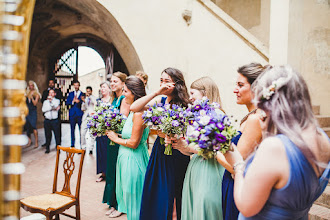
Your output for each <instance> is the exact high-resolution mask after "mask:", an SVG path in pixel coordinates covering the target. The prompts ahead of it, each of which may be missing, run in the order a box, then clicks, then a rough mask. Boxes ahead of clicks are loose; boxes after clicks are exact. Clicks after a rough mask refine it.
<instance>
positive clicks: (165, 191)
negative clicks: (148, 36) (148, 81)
mask: <svg viewBox="0 0 330 220" xmlns="http://www.w3.org/2000/svg"><path fill="white" fill-rule="evenodd" d="M159 95H164V96H165V97H159ZM156 102H157V103H170V104H178V105H182V106H187V105H188V103H189V97H188V92H187V87H186V84H185V81H184V78H183V74H182V73H181V71H180V70H178V69H175V68H167V69H165V70H164V71H163V72H162V75H161V77H160V88H159V89H158V91H156V92H153V93H151V94H149V95H147V96H145V97H142V98H140V99H138V100H136V101H135V102H134V103H133V104H132V105H131V110H132V111H133V112H139V111H142V110H144V109H147V105H153V104H154V103H156ZM160 137H165V135H164V134H162V133H160V132H159V134H158V137H157V139H156V141H155V143H154V146H153V149H152V153H151V156H150V160H149V164H148V167H147V172H146V176H145V181H144V187H143V194H142V202H141V213H140V220H150V219H157V220H168V219H172V218H173V219H176V218H178V219H180V217H181V196H182V186H183V180H184V176H185V173H186V169H187V166H188V163H189V159H190V158H189V156H186V155H183V154H182V153H181V152H179V151H178V150H175V149H174V150H173V155H165V154H164V150H165V146H164V145H162V144H160Z"/></svg>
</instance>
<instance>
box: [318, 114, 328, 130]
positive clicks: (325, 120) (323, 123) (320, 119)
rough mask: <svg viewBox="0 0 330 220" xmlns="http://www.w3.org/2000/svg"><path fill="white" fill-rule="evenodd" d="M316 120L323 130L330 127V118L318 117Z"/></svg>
mask: <svg viewBox="0 0 330 220" xmlns="http://www.w3.org/2000/svg"><path fill="white" fill-rule="evenodd" d="M316 118H317V120H318V122H319V125H320V127H321V128H326V127H330V116H323V115H317V116H316Z"/></svg>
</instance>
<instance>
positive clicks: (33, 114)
mask: <svg viewBox="0 0 330 220" xmlns="http://www.w3.org/2000/svg"><path fill="white" fill-rule="evenodd" d="M26 105H27V107H28V109H29V114H28V115H27V116H26V123H25V126H24V127H25V130H26V131H27V133H28V135H30V134H31V133H33V130H36V129H37V106H35V105H33V102H32V101H29V99H28V98H26Z"/></svg>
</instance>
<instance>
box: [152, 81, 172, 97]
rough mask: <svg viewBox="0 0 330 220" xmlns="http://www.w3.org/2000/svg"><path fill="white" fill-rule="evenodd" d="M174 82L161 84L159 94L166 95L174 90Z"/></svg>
mask: <svg viewBox="0 0 330 220" xmlns="http://www.w3.org/2000/svg"><path fill="white" fill-rule="evenodd" d="M174 85H175V84H174V83H164V84H162V85H161V86H160V88H159V89H158V91H157V92H156V94H157V95H166V94H168V93H169V91H172V90H173V89H174Z"/></svg>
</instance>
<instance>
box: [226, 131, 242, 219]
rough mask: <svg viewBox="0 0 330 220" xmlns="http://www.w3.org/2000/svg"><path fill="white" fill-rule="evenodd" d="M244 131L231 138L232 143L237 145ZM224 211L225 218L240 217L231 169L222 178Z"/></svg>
mask: <svg viewBox="0 0 330 220" xmlns="http://www.w3.org/2000/svg"><path fill="white" fill-rule="evenodd" d="M241 136H242V132H241V131H238V135H236V136H235V137H233V138H232V139H231V141H232V143H234V144H235V145H237V143H238V141H239V139H240V137H241ZM222 212H223V219H224V220H235V219H237V218H238V214H239V211H238V209H237V207H236V204H235V201H234V179H233V178H232V176H231V173H230V172H229V171H227V170H226V171H225V173H224V174H223V179H222Z"/></svg>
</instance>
